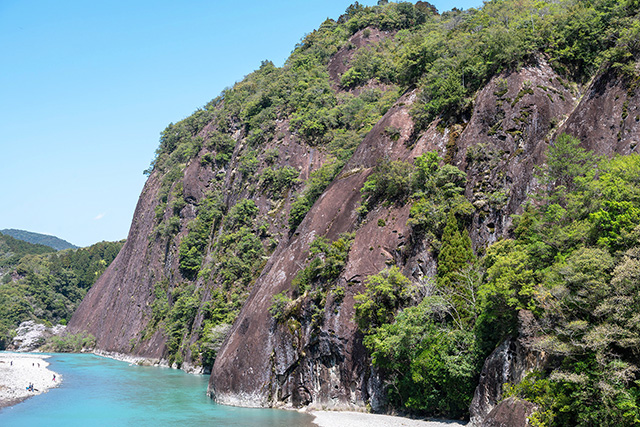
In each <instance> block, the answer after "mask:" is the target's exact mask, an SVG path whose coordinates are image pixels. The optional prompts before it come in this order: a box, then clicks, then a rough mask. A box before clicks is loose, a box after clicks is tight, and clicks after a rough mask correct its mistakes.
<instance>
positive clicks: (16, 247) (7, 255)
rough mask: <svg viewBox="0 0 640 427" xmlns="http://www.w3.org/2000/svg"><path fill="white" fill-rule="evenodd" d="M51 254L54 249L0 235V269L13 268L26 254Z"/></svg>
mask: <svg viewBox="0 0 640 427" xmlns="http://www.w3.org/2000/svg"><path fill="white" fill-rule="evenodd" d="M51 252H55V249H53V248H51V247H49V246H45V245H40V244H33V243H28V242H25V241H24V240H18V239H16V238H14V237H11V236H9V235H5V234H2V233H0V268H2V267H12V266H15V265H16V264H17V263H18V262H19V261H20V259H21V258H22V257H23V256H25V255H27V254H32V255H39V254H45V253H51Z"/></svg>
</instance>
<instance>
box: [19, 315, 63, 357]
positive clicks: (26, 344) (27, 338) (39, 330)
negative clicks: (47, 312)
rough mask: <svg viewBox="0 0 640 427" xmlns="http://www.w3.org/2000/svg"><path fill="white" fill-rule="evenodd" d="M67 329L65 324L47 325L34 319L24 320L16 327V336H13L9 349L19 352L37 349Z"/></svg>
mask: <svg viewBox="0 0 640 427" xmlns="http://www.w3.org/2000/svg"><path fill="white" fill-rule="evenodd" d="M65 329H66V326H64V325H55V326H53V327H47V326H46V325H43V324H42V323H36V322H34V321H33V320H28V321H26V322H22V323H20V326H18V328H17V329H16V336H15V337H14V338H13V341H12V342H11V345H10V346H9V350H14V351H19V352H23V351H24V352H27V351H35V350H37V349H38V348H39V347H40V346H42V345H43V344H44V343H45V342H46V340H47V339H48V338H50V337H52V336H54V335H61V334H62V333H63V332H64V331H65Z"/></svg>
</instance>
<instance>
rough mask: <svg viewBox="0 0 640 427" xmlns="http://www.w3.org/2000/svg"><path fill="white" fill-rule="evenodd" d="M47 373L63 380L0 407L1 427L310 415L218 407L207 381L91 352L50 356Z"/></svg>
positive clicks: (243, 422)
mask: <svg viewBox="0 0 640 427" xmlns="http://www.w3.org/2000/svg"><path fill="white" fill-rule="evenodd" d="M48 361H49V362H50V363H51V366H50V367H49V369H51V370H53V371H55V372H58V373H60V374H61V375H62V376H63V382H62V383H61V385H60V386H59V387H57V388H54V389H51V390H49V391H48V392H47V393H44V394H41V395H38V396H34V397H32V398H30V399H27V400H26V401H24V402H22V403H19V404H17V405H15V406H12V407H9V408H4V409H0V426H154V427H160V426H175V425H178V426H181V427H187V426H219V427H227V426H265V427H268V426H274V427H275V426H291V427H309V426H311V425H312V423H311V420H312V417H311V416H310V415H307V414H301V413H298V412H294V411H284V410H276V409H246V408H234V407H230V406H222V405H216V404H215V403H213V402H212V401H211V399H209V397H207V395H206V391H207V384H208V380H209V377H208V376H205V375H191V374H186V373H184V372H182V371H179V370H175V369H169V368H158V367H143V366H135V365H130V364H128V363H126V362H120V361H117V360H112V359H108V358H104V357H99V356H95V355H89V354H54V355H53V356H52V357H51V358H50V359H48Z"/></svg>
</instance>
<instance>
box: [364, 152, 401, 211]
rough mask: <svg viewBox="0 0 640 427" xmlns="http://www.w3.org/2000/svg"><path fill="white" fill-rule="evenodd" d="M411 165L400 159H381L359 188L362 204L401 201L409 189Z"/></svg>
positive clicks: (371, 204) (369, 204)
mask: <svg viewBox="0 0 640 427" xmlns="http://www.w3.org/2000/svg"><path fill="white" fill-rule="evenodd" d="M412 172H413V166H412V165H411V164H409V163H406V162H402V161H388V160H383V161H381V162H379V163H378V164H377V165H376V167H375V169H374V171H373V173H372V174H371V175H370V176H369V178H367V180H366V181H365V183H364V186H363V187H362V188H361V189H360V192H361V193H362V197H363V199H364V202H363V204H365V205H367V206H374V205H375V204H376V203H378V202H381V201H390V202H398V203H400V202H403V201H404V200H406V198H407V197H408V196H409V193H410V191H411V173H412Z"/></svg>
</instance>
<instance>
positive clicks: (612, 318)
mask: <svg viewBox="0 0 640 427" xmlns="http://www.w3.org/2000/svg"><path fill="white" fill-rule="evenodd" d="M569 143H570V144H571V147H565V148H564V149H563V148H562V147H560V148H554V147H552V148H550V151H551V154H550V155H549V156H548V158H550V159H554V158H555V160H554V162H551V165H550V167H548V168H547V169H546V170H545V173H546V174H547V175H545V176H543V177H542V178H543V180H546V182H550V183H556V182H561V184H560V185H558V186H555V185H550V186H549V187H548V188H549V193H547V194H546V195H542V196H543V197H542V198H543V200H549V198H551V199H552V200H553V197H555V196H556V195H557V194H558V188H559V187H562V188H563V194H562V200H561V201H562V203H563V205H564V206H566V209H565V208H563V207H562V206H561V205H560V204H558V203H551V204H546V205H545V204H542V205H540V206H539V207H537V208H536V207H533V206H528V207H527V209H526V210H525V212H524V214H523V215H522V216H520V217H519V218H518V220H517V221H516V222H515V223H516V228H515V233H516V240H515V241H511V240H506V241H503V242H499V243H498V244H495V245H493V246H492V247H490V248H489V249H488V250H487V255H486V257H485V259H484V262H485V264H486V266H487V280H486V284H484V285H483V287H482V289H481V292H480V293H481V300H482V303H481V306H482V314H481V318H480V319H479V322H478V324H479V325H480V326H481V327H484V328H485V329H484V330H486V331H485V332H483V333H484V336H488V335H489V334H491V333H493V334H495V331H492V332H489V329H490V326H489V325H491V324H505V323H508V322H510V323H511V324H512V325H513V324H514V323H515V316H516V313H517V311H518V310H520V309H525V308H526V309H530V310H532V311H533V313H534V315H535V317H536V320H537V325H538V326H537V328H538V330H537V337H536V343H537V344H536V345H537V347H538V348H539V349H540V350H544V351H545V352H546V353H547V354H548V355H550V360H551V361H550V363H549V365H548V367H547V369H546V370H545V371H543V372H538V373H535V374H532V375H530V376H529V377H528V378H527V379H526V380H525V381H523V382H522V383H521V384H518V385H515V386H513V387H511V388H510V389H509V390H508V394H510V395H517V396H519V397H522V398H526V399H527V400H530V401H532V402H534V403H536V404H537V405H538V407H539V410H538V411H537V412H536V413H535V414H534V416H533V419H534V420H535V422H536V423H538V424H537V425H547V426H556V425H633V424H636V423H638V422H640V410H639V406H640V388H639V387H638V384H637V374H636V373H637V372H638V371H640V366H638V363H637V356H636V355H637V354H638V353H639V352H640V326H639V325H638V322H637V315H636V314H635V312H634V309H633V308H632V307H637V306H638V304H639V303H640V301H639V300H638V291H639V289H638V283H640V281H639V280H638V278H640V274H639V273H638V271H640V264H639V262H638V258H637V257H638V255H640V249H639V248H640V216H638V208H639V207H640V198H639V197H638V189H637V183H638V179H640V158H639V157H638V156H636V155H632V156H626V157H616V158H613V159H610V160H602V159H601V160H600V161H599V163H597V164H594V163H593V161H592V160H591V158H590V157H589V156H588V153H585V152H583V151H581V150H579V149H577V143H575V141H569ZM554 149H558V152H557V153H553V150H554ZM576 151H577V156H578V158H579V159H588V160H587V161H585V162H584V164H583V165H580V164H579V163H578V167H577V169H575V165H570V164H567V165H563V162H564V161H565V160H563V159H562V158H561V155H560V153H563V154H562V155H564V156H566V157H569V158H575V157H576ZM554 165H560V166H559V167H552V166H554ZM584 165H589V167H585V166H584ZM572 168H573V169H572ZM512 328H513V327H512ZM479 330H480V329H479ZM505 332H507V331H505ZM489 341H490V339H488V338H487V339H485V341H484V345H487V346H488V343H489Z"/></svg>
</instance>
